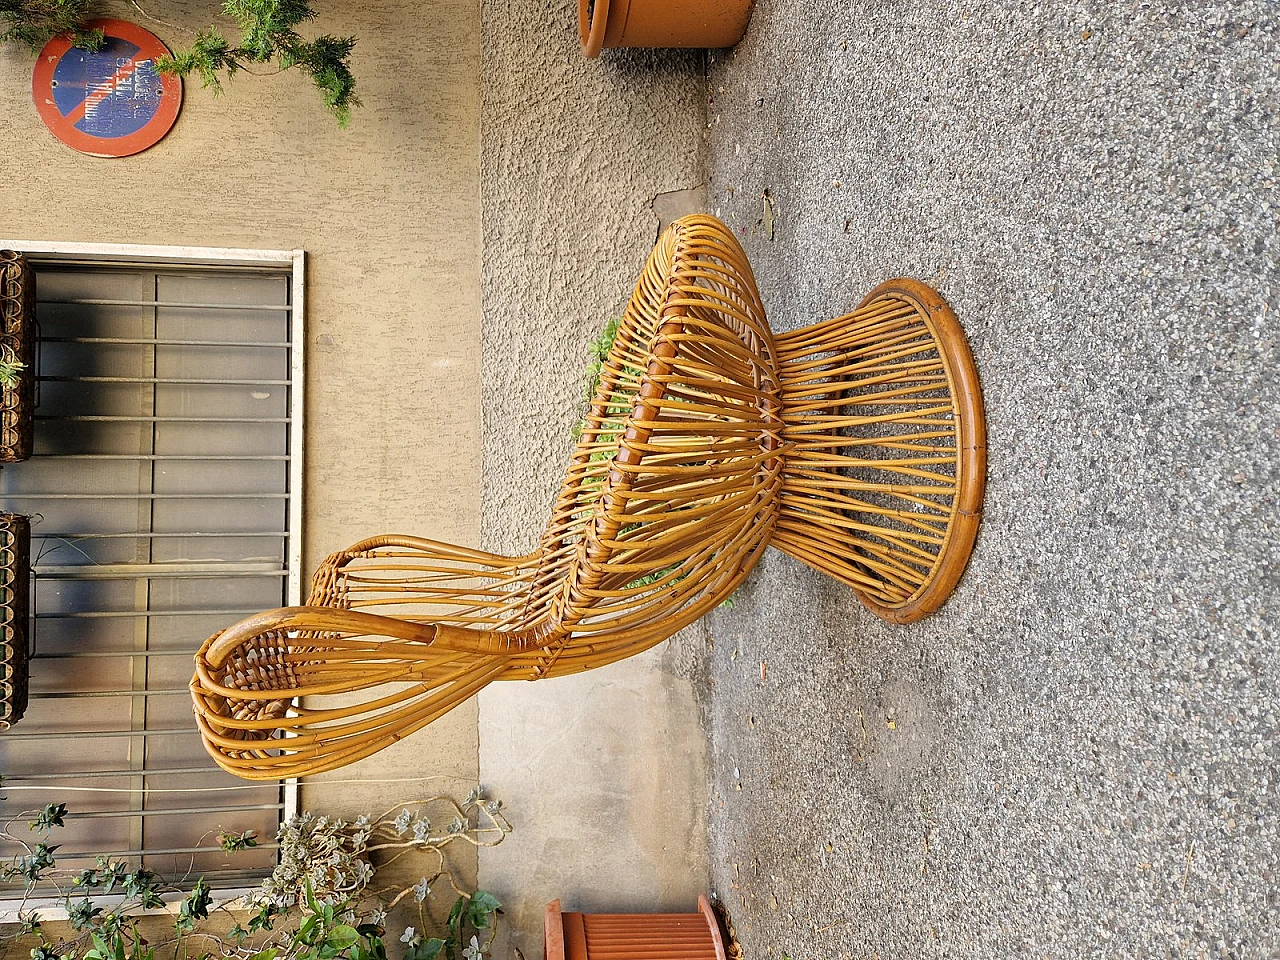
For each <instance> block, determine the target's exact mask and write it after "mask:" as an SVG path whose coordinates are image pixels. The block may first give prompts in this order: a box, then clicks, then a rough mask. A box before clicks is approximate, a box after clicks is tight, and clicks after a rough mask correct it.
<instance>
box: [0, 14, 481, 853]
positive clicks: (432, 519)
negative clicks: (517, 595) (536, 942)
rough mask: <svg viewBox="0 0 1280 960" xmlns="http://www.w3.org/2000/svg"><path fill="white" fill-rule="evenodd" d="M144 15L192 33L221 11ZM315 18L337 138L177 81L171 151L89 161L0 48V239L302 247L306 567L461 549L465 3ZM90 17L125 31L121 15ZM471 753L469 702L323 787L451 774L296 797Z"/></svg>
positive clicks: (461, 786)
mask: <svg viewBox="0 0 1280 960" xmlns="http://www.w3.org/2000/svg"><path fill="white" fill-rule="evenodd" d="M144 6H145V7H146V8H147V9H148V12H150V13H152V14H154V15H156V16H158V17H161V18H163V19H164V20H166V21H169V22H171V23H174V24H177V25H179V26H187V27H191V28H204V27H207V26H208V25H209V24H210V23H211V22H212V20H213V17H214V15H215V13H216V11H217V9H218V7H219V4H218V3H217V2H216V0H204V2H192V0H153V2H151V3H146V4H144ZM317 6H318V7H319V8H321V11H322V19H321V20H319V21H317V22H316V23H315V24H314V27H315V29H316V30H317V31H320V32H332V33H337V34H342V35H345V34H354V35H356V36H357V37H359V38H360V40H359V43H358V44H357V46H356V49H355V54H354V57H353V62H352V65H353V69H354V71H355V73H356V76H357V80H358V92H359V95H360V97H361V99H362V100H363V102H364V106H363V107H361V108H360V109H358V110H357V111H356V113H355V118H354V120H353V122H352V125H351V127H350V128H349V129H347V130H345V131H340V130H338V129H337V126H336V124H335V123H334V122H333V120H332V119H331V118H330V117H329V115H328V114H327V113H326V112H325V111H324V108H323V105H322V104H321V102H320V98H319V96H318V95H317V93H316V92H315V91H314V90H313V89H312V88H311V87H310V84H309V81H308V80H307V79H306V78H304V77H302V76H298V75H294V74H290V73H286V74H281V75H279V76H273V77H265V78H258V77H247V76H241V77H238V78H237V79H236V80H235V81H233V82H232V83H231V84H230V85H229V87H228V90H227V94H226V95H225V96H224V97H221V98H215V97H213V96H212V95H211V94H210V93H209V91H206V90H202V89H200V87H199V84H198V82H188V84H187V89H186V97H185V102H184V104H183V108H182V113H181V115H180V116H179V118H178V122H177V124H176V126H175V127H174V129H173V130H172V132H171V133H170V134H169V136H168V137H166V138H165V139H164V140H163V141H161V142H160V143H159V144H158V145H157V146H155V147H153V148H152V149H151V150H148V151H146V152H145V153H142V154H139V155H137V156H134V157H130V158H125V159H118V160H102V159H96V158H93V157H88V156H84V155H82V154H79V153H76V152H74V151H72V150H71V149H70V148H68V147H66V146H64V145H63V144H61V143H60V142H58V141H57V140H55V139H54V138H53V136H52V135H51V134H50V133H49V132H48V131H47V130H46V129H45V128H44V126H43V125H42V123H41V122H40V120H39V118H38V117H37V116H36V112H35V109H34V107H33V105H32V102H31V68H32V63H33V58H32V57H31V56H29V55H27V54H26V53H25V52H23V51H21V50H17V49H4V50H0V236H5V237H9V238H23V239H35V240H64V241H85V242H103V243H154V244H189V245H198V246H229V247H253V248H267V249H294V248H301V249H303V250H305V251H306V253H307V257H308V260H307V273H306V282H307V302H306V318H305V322H306V332H307V337H306V340H307V343H306V350H307V369H306V376H307V393H306V418H307V426H306V431H307V434H306V451H305V453H306V468H305V476H306V483H305V488H304V494H305V509H306V526H305V550H306V567H307V572H308V574H309V572H310V570H311V569H312V568H313V567H314V566H315V564H316V563H317V562H318V560H319V559H320V558H321V557H322V556H323V555H324V554H325V553H327V552H328V551H330V550H333V549H336V548H339V547H342V546H345V545H346V544H348V543H350V542H351V541H353V540H355V539H358V538H360V537H363V536H366V535H369V534H372V533H380V532H390V531H397V532H405V533H418V534H424V535H429V536H432V537H436V538H442V539H449V540H456V541H457V542H459V543H470V544H473V543H476V542H477V541H478V537H479V496H480V404H479V387H480V383H479V377H480V373H479V364H480V292H479V284H480V194H479V123H480V91H479V82H480V81H479V71H480V22H479V21H480V11H479V3H478V0H428V2H415V0H382V2H379V3H376V4H373V3H370V4H354V3H351V4H342V5H339V4H317ZM339 7H341V9H340V10H339V9H338V8H339ZM108 9H109V10H110V12H111V15H114V16H120V17H122V18H124V19H131V20H135V21H138V20H140V19H141V18H140V16H139V15H138V13H137V12H136V11H134V10H133V9H132V8H130V7H129V6H128V5H127V4H123V3H118V4H116V5H115V6H114V7H109V8H108ZM144 23H145V22H144ZM145 25H146V26H148V28H149V29H151V30H152V31H153V32H154V33H156V34H157V35H158V36H160V38H161V39H163V40H165V41H166V42H168V43H170V45H173V44H174V43H175V42H182V36H181V34H180V33H179V32H178V31H177V30H174V29H171V28H169V27H165V26H161V25H159V24H155V23H145ZM476 738H477V733H476V710H475V707H474V704H468V705H467V706H465V707H463V708H461V709H459V710H457V711H455V712H454V713H453V714H452V715H451V716H450V717H448V718H447V719H445V720H444V721H442V722H440V723H437V724H435V725H434V726H433V727H432V728H430V729H429V730H427V731H424V732H423V733H422V734H419V735H418V736H416V737H413V738H411V739H410V740H408V741H406V742H403V743H401V744H398V745H397V748H396V749H395V750H389V751H386V752H384V753H382V754H380V755H378V756H377V757H375V758H373V759H372V760H370V761H367V762H366V763H365V764H363V765H359V766H356V767H349V768H347V769H346V770H344V771H341V772H340V773H339V774H337V775H336V776H337V777H339V778H341V779H345V780H350V779H351V778H355V777H368V778H378V779H393V778H398V777H405V776H440V777H446V778H455V779H445V780H432V781H430V782H427V783H424V784H412V783H405V784H374V785H370V786H367V787H364V788H361V789H360V790H353V789H351V788H350V787H342V788H339V787H334V788H328V789H327V790H325V791H323V792H322V791H321V790H320V789H319V788H315V787H312V788H308V790H307V791H304V797H303V799H304V803H306V804H307V805H309V806H317V807H323V808H332V807H335V806H336V807H338V808H340V809H343V810H354V809H370V808H373V807H375V806H378V805H380V804H383V802H384V801H386V802H391V801H394V800H395V799H398V798H401V797H407V796H416V795H421V794H422V793H424V791H436V790H440V789H441V788H444V789H448V790H456V791H457V792H458V793H459V795H463V794H465V793H466V792H467V790H468V789H469V786H468V784H467V783H466V782H463V781H474V779H475V776H476V773H477V750H478V747H477V739H476ZM379 812H380V811H379ZM470 859H471V861H472V864H471V866H470V867H468V871H473V870H474V857H471V858H470Z"/></svg>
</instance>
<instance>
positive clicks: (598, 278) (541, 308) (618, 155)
mask: <svg viewBox="0 0 1280 960" xmlns="http://www.w3.org/2000/svg"><path fill="white" fill-rule="evenodd" d="M483 50H484V71H483V84H482V88H483V97H484V106H483V133H482V141H483V149H482V154H481V171H482V181H483V197H484V201H483V205H484V248H485V256H484V271H483V276H484V368H483V381H484V509H483V521H482V532H483V541H484V545H485V546H486V547H487V548H489V549H493V550H498V551H503V552H517V551H518V552H523V551H526V550H528V549H530V548H531V547H532V546H533V545H534V544H535V543H536V540H537V536H538V534H539V532H540V531H541V529H542V526H543V525H544V523H545V522H546V519H547V516H548V513H549V509H550V504H551V500H552V498H553V496H554V494H555V491H556V489H557V487H558V484H559V482H560V478H561V474H562V471H563V467H564V464H565V462H566V461H567V458H568V455H569V451H570V445H571V440H570V433H569V431H570V427H571V425H572V423H573V422H574V421H575V419H576V418H577V417H578V414H579V407H580V396H581V390H582V386H581V384H582V376H583V367H584V364H585V362H586V358H587V345H588V343H589V342H590V341H592V340H593V339H594V338H595V337H596V336H597V335H598V332H599V330H600V328H601V327H602V326H603V325H604V323H605V322H606V320H608V319H609V318H610V317H613V316H617V315H618V314H619V312H620V311H621V308H622V306H623V305H624V304H625V302H626V299H627V297H628V296H629V295H630V292H631V288H632V286H633V285H634V284H635V281H636V277H637V276H638V274H639V271H640V268H641V266H642V264H643V262H644V258H645V256H646V255H647V254H648V252H649V249H650V247H651V246H652V244H653V241H654V240H655V239H656V236H657V229H658V216H657V215H656V214H655V212H654V210H653V209H652V208H651V205H652V202H653V200H654V198H655V197H656V196H657V195H659V194H663V193H668V192H672V191H680V190H686V189H689V188H694V187H697V186H698V185H700V184H701V183H702V182H703V180H704V175H703V170H702V162H701V149H702V144H703V135H704V128H705V104H704V97H705V88H704V81H703V74H704V70H703V64H704V58H703V54H702V53H701V52H687V53H671V52H663V53H656V52H646V51H628V52H621V53H619V52H612V51H610V52H606V53H605V55H604V56H603V57H602V58H601V59H599V60H595V61H589V60H586V59H584V58H583V57H582V56H581V54H580V53H579V52H578V45H577V5H576V4H572V3H570V2H569V0H554V2H551V3H534V2H532V0H487V2H485V3H484V5H483ZM701 643H702V634H701V633H700V632H697V630H696V629H695V630H693V631H688V632H687V633H686V636H684V637H682V638H680V639H679V640H677V641H674V642H668V643H667V644H664V645H663V646H661V647H658V648H657V649H655V650H653V651H651V652H650V653H649V654H647V655H644V656H642V657H639V658H635V659H633V660H631V661H627V662H624V663H620V664H616V665H614V666H612V667H606V668H604V669H602V670H598V671H594V672H592V673H588V674H584V675H582V676H580V677H573V678H566V679H561V680H554V681H547V682H545V683H539V684H524V683H522V684H495V685H493V686H491V687H489V688H488V689H487V690H485V691H484V692H483V693H482V694H481V697H480V744H481V755H480V765H481V777H482V779H483V780H484V782H485V784H486V786H487V787H489V789H490V790H491V792H492V793H493V794H494V795H495V796H499V797H502V798H503V799H504V800H505V801H506V803H507V805H508V809H509V811H510V813H511V817H512V820H513V821H514V823H515V826H516V832H515V833H514V834H512V836H511V837H510V838H508V840H507V841H506V842H505V843H503V844H502V845H501V846H500V847H497V848H494V849H492V850H485V851H482V853H481V861H480V879H481V882H482V883H483V884H484V885H486V886H488V887H489V888H491V889H493V890H494V891H495V892H496V893H497V894H498V895H499V896H500V897H501V898H502V899H504V900H505V901H506V902H507V903H508V906H509V908H510V909H509V912H508V917H507V929H508V931H509V932H510V936H511V939H512V942H513V943H514V945H516V946H518V947H519V948H520V949H521V951H522V952H523V954H524V956H525V957H527V958H535V957H538V956H540V955H541V952H542V946H541V937H542V908H543V907H544V906H545V904H546V902H547V901H548V900H550V899H553V898H556V897H559V898H561V899H562V900H563V901H564V906H565V909H569V910H573V909H610V908H612V909H624V910H625V909H650V908H682V909H691V908H693V906H694V904H695V902H696V898H697V894H698V893H699V892H701V891H703V890H704V889H705V887H706V883H707V854H706V829H705V804H706V799H705V798H706V772H705V753H706V748H705V744H704V742H703V739H702V727H701V724H700V717H699V714H698V708H697V706H696V701H695V699H694V695H693V688H692V685H691V683H690V677H691V676H692V675H693V674H694V672H695V670H694V666H695V664H696V662H697V659H698V656H697V655H698V653H699V650H700V646H701ZM497 955H498V956H510V955H511V954H510V953H509V952H504V948H500V949H499V952H498V954H497Z"/></svg>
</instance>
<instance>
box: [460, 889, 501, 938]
mask: <svg viewBox="0 0 1280 960" xmlns="http://www.w3.org/2000/svg"><path fill="white" fill-rule="evenodd" d="M501 906H502V904H501V903H499V902H498V898H497V897H495V896H494V895H493V894H492V893H489V892H488V891H485V890H477V891H476V892H475V893H473V894H472V895H471V901H470V902H469V903H468V904H467V919H468V920H470V921H471V925H472V926H473V927H475V928H476V929H478V930H483V929H484V928H485V927H487V926H489V915H490V914H492V913H493V912H494V911H495V910H497V909H498V908H499V907H501Z"/></svg>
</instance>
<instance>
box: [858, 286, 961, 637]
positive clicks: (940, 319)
mask: <svg viewBox="0 0 1280 960" xmlns="http://www.w3.org/2000/svg"><path fill="white" fill-rule="evenodd" d="M884 296H895V297H901V298H903V299H905V300H909V301H911V302H912V303H914V304H915V305H916V306H917V308H918V309H919V311H920V315H921V316H922V317H923V319H924V322H925V325H926V326H928V328H929V332H930V333H931V334H932V335H933V339H934V342H935V343H936V344H937V348H938V355H939V356H940V357H941V358H942V365H943V367H944V369H945V370H946V374H947V387H948V392H949V393H950V399H951V406H952V409H953V410H954V411H955V417H956V499H955V504H954V508H953V512H952V516H951V519H950V520H949V521H948V523H947V532H946V536H945V538H944V541H943V544H942V550H941V551H940V552H939V553H938V557H937V559H936V560H935V561H934V565H933V571H932V572H931V574H930V575H929V578H928V579H927V580H925V582H924V583H923V584H922V585H921V587H920V589H919V590H917V591H916V592H915V593H914V594H912V595H911V596H910V597H908V598H907V599H906V600H903V601H902V602H901V603H896V604H892V605H886V604H883V603H880V602H878V601H876V600H874V599H872V598H870V597H868V596H866V595H865V594H863V593H862V592H861V591H855V592H856V593H857V596H858V599H859V600H860V601H861V602H862V604H863V606H865V607H866V608H867V609H868V610H870V611H871V612H872V613H874V614H875V615H876V616H878V617H880V618H882V619H884V620H888V621H890V622H892V623H912V622H914V621H916V620H919V619H921V618H922V617H927V616H928V615H929V614H931V613H933V612H934V611H935V610H937V609H938V608H939V607H941V606H942V604H943V603H945V602H946V600H947V598H948V597H949V596H951V593H952V591H953V590H955V588H956V584H957V583H959V582H960V576H961V574H963V573H964V568H965V566H966V565H967V564H968V562H969V557H970V555H971V554H972V553H973V547H974V543H975V541H976V540H977V537H978V527H979V525H980V524H981V522H982V501H983V497H984V494H985V491H986V482H987V423H986V414H985V411H984V408H983V403H982V384H981V383H980V381H979V380H978V368H977V365H976V364H975V363H974V361H973V351H971V350H970V349H969V341H968V339H967V338H966V337H965V335H964V328H963V327H961V326H960V321H959V320H957V319H956V315H955V312H954V311H953V310H952V309H951V307H950V305H949V304H948V303H947V301H946V300H944V299H943V297H942V295H941V294H940V293H938V291H936V290H934V289H933V288H932V287H930V286H928V285H927V284H924V283H921V282H920V281H919V280H913V279H911V278H910V277H898V278H897V279H894V280H888V281H886V282H884V283H882V284H880V285H879V286H878V287H876V288H875V289H874V290H872V291H871V292H870V293H869V294H867V295H866V297H864V298H863V300H862V303H860V304H859V305H858V308H859V309H861V308H862V307H864V306H866V305H867V304H869V303H871V302H872V301H873V300H876V299H878V298H880V297H884Z"/></svg>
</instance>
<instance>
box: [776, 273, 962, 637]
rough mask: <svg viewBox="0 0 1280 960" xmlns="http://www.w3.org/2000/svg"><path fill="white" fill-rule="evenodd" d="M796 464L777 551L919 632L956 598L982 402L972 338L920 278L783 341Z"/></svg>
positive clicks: (886, 286)
mask: <svg viewBox="0 0 1280 960" xmlns="http://www.w3.org/2000/svg"><path fill="white" fill-rule="evenodd" d="M777 346H778V354H779V368H780V371H781V376H782V381H783V392H782V399H783V420H784V421H785V422H786V424H787V427H786V430H785V431H784V439H785V440H787V441H788V448H787V449H788V453H787V465H786V468H785V470H784V473H783V490H782V510H781V513H780V516H779V521H778V527H777V529H776V531H775V533H774V536H773V540H772V543H773V545H774V546H776V547H778V548H780V549H782V550H784V551H785V552H787V553H789V554H791V555H792V556H794V557H796V558H797V559H799V560H801V561H803V562H804V563H807V564H809V565H810V566H812V567H814V568H815V569H817V570H820V571H822V572H823V573H826V574H828V575H830V576H832V577H835V578H836V579H838V580H842V581H844V582H845V583H847V584H849V586H851V587H852V588H853V589H854V591H855V592H856V594H857V596H858V598H859V599H860V600H861V601H862V603H863V604H865V605H866V606H867V607H868V608H869V609H870V610H871V611H872V612H874V613H875V614H876V615H877V616H880V617H882V618H884V619H885V620H890V621H892V622H894V623H909V622H911V621H913V620H919V619H920V618H921V617H924V616H927V615H928V614H930V613H932V612H933V611H935V610H937V609H938V607H940V606H941V605H942V603H943V602H944V601H945V600H946V599H947V597H948V596H949V595H950V593H951V591H952V590H953V589H954V588H955V585H956V583H957V582H958V581H959V579H960V575H961V573H963V572H964V568H965V564H966V563H967V562H968V559H969V555H970V553H971V552H972V550H973V545H974V540H975V538H976V536H977V532H978V524H979V521H980V519H981V511H982V497H983V488H984V483H985V477H986V427H985V418H984V416H983V407H982V392H981V388H980V386H979V383H978V374H977V369H976V367H975V366H974V362H973V355H972V353H971V352H970V350H969V344H968V342H967V341H966V340H965V336H964V331H963V330H962V329H961V327H960V324H959V323H958V322H957V320H956V317H955V314H954V313H952V311H951V308H950V307H949V306H948V305H947V303H946V301H945V300H943V299H942V297H941V296H940V295H939V294H938V293H937V291H935V290H933V289H931V288H930V287H928V286H926V285H925V284H923V283H920V282H919V281H917V280H910V279H905V278H903V279H897V280H890V281H888V282H886V283H883V284H881V285H880V286H878V287H876V288H875V289H874V290H873V291H872V292H871V293H870V294H869V295H868V296H867V297H866V299H864V300H863V302H862V304H861V305H860V306H859V307H858V309H857V310H855V311H854V312H853V313H851V314H847V315H846V316H843V317H837V318H835V319H833V320H828V321H825V322H823V323H818V324H814V325H813V326H809V327H805V328H803V329H800V330H797V331H794V332H792V333H788V334H784V335H782V336H779V337H778V338H777Z"/></svg>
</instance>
